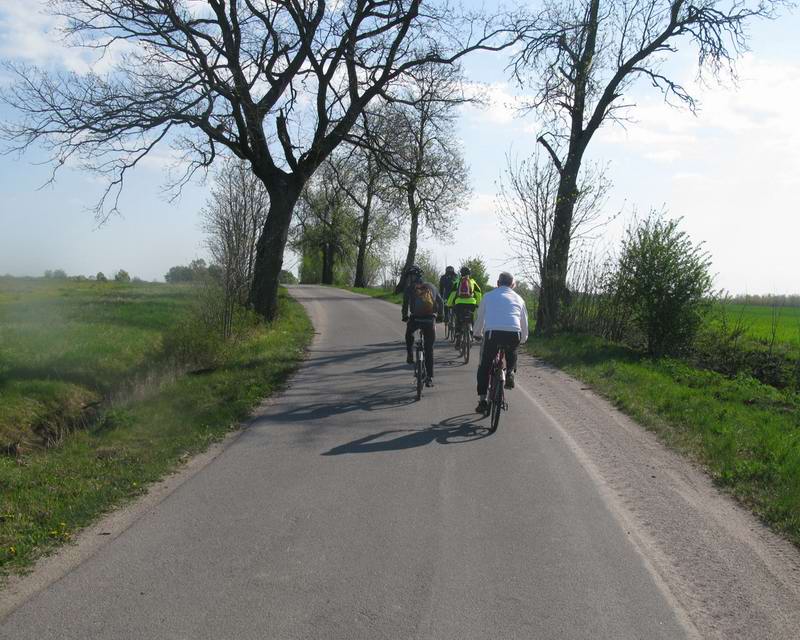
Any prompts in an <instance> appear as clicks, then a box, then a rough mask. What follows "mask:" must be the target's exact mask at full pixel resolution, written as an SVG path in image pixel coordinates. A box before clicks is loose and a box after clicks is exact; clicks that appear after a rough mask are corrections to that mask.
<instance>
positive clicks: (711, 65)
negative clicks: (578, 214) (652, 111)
mask: <svg viewBox="0 0 800 640" xmlns="http://www.w3.org/2000/svg"><path fill="white" fill-rule="evenodd" d="M777 4H778V2H777V0H755V1H753V2H750V1H748V0H726V1H723V2H720V1H718V0H697V1H696V2H691V1H689V0H611V1H606V2H601V1H600V0H555V1H554V2H550V3H547V4H546V5H545V7H544V9H542V10H541V12H540V13H538V14H537V15H535V16H533V17H532V18H529V19H526V20H523V21H520V22H518V23H517V28H518V29H519V33H520V34H521V37H522V40H523V44H524V46H523V47H522V48H521V49H520V51H519V53H517V54H516V55H515V57H514V59H513V62H512V71H513V74H514V76H515V77H516V78H517V80H519V82H520V83H522V84H524V85H532V86H533V87H534V88H535V98H534V99H533V101H532V102H531V104H530V105H529V108H530V109H532V110H535V111H537V112H538V113H539V114H540V115H541V116H543V117H544V118H545V120H546V122H547V125H546V126H545V128H544V131H543V132H542V134H541V135H540V136H539V138H538V141H539V143H540V144H541V145H542V146H543V147H544V148H545V149H546V150H547V152H548V154H549V155H550V158H551V159H552V162H553V165H554V166H555V167H556V169H557V171H558V174H559V180H558V190H557V193H556V209H555V216H554V218H553V227H552V232H551V234H550V247H549V251H548V254H547V261H546V269H545V270H544V274H545V277H544V279H543V281H542V290H541V295H540V300H541V304H540V305H539V309H538V314H537V320H536V331H537V332H540V333H541V332H545V333H547V332H550V331H552V330H553V329H554V328H555V327H556V326H557V323H558V318H559V309H560V304H561V303H562V301H563V296H564V293H565V291H566V278H567V272H568V265H569V248H570V239H571V232H572V218H573V216H574V212H575V203H576V200H577V197H578V194H579V189H578V188H577V183H578V173H579V170H580V167H581V163H582V161H583V157H584V153H585V151H586V148H587V146H588V144H589V141H590V140H591V139H592V136H593V135H594V134H595V132H596V131H597V130H598V129H599V128H600V126H601V125H602V124H603V123H604V122H606V121H609V120H611V121H616V120H620V119H621V118H624V116H625V113H626V110H627V109H629V108H630V107H632V106H633V105H632V103H630V102H628V101H626V100H625V99H624V96H625V94H626V92H627V90H628V89H629V88H630V86H631V85H632V83H633V82H635V81H636V80H637V79H642V78H643V79H645V80H647V81H649V82H650V83H651V84H652V85H653V86H654V87H655V88H656V89H658V90H660V91H661V92H662V93H663V94H664V96H665V98H666V99H667V100H668V101H674V102H675V103H677V104H682V105H686V106H688V107H689V108H690V109H692V110H693V109H694V108H695V101H694V99H693V98H692V96H691V95H690V94H689V93H688V91H687V90H686V89H685V88H684V87H683V86H681V85H680V84H679V83H678V82H677V81H676V80H674V79H671V78H670V77H668V75H667V74H666V72H665V71H664V70H663V65H664V62H665V61H666V59H667V58H668V56H669V54H671V53H674V52H675V51H677V49H676V47H677V44H678V42H686V43H687V44H688V43H691V44H692V45H693V46H694V47H695V48H696V50H697V52H698V67H699V69H700V70H701V71H702V70H710V71H711V72H712V73H714V74H717V72H719V71H720V70H721V69H722V68H728V69H730V70H733V65H734V62H735V59H736V58H737V57H738V55H739V54H740V53H741V52H742V51H743V50H745V48H746V44H747V38H746V32H745V29H746V27H747V25H748V24H749V23H750V22H751V21H752V20H753V19H755V18H761V17H770V16H772V15H773V14H772V12H773V8H774V7H775V6H776V5H777Z"/></svg>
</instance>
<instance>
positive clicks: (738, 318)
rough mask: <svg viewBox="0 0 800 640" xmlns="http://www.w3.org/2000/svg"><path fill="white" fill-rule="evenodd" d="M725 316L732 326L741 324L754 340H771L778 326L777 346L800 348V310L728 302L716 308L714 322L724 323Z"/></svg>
mask: <svg viewBox="0 0 800 640" xmlns="http://www.w3.org/2000/svg"><path fill="white" fill-rule="evenodd" d="M723 315H724V318H725V321H726V322H727V323H728V326H734V325H737V324H740V325H741V326H742V328H743V329H744V333H745V335H747V336H749V337H751V338H755V339H757V340H760V341H763V342H769V341H771V340H772V335H773V326H774V327H775V342H776V343H779V342H782V343H788V344H792V345H795V346H800V307H790V306H780V305H775V306H771V305H756V304H743V303H737V302H728V303H725V304H723V305H720V307H719V308H718V309H715V313H713V314H712V320H711V322H720V321H721V317H722V316H723Z"/></svg>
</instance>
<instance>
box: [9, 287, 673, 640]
mask: <svg viewBox="0 0 800 640" xmlns="http://www.w3.org/2000/svg"><path fill="white" fill-rule="evenodd" d="M294 294H295V295H296V296H297V297H298V298H299V299H300V300H302V302H303V303H304V304H305V306H306V308H307V309H308V311H309V313H310V314H311V317H312V319H313V321H314V323H315V326H316V329H317V331H318V333H319V335H318V336H317V337H316V340H315V343H314V345H313V346H312V348H311V350H310V355H309V359H308V362H307V363H306V364H305V365H304V366H303V368H302V369H301V370H300V372H299V373H298V375H297V376H296V378H295V380H294V383H293V385H292V387H291V388H290V389H289V390H288V391H287V393H286V394H285V395H284V396H283V397H282V398H281V399H280V401H279V402H276V403H274V404H271V405H269V406H267V407H266V408H264V410H263V414H262V415H260V417H259V418H258V419H257V420H256V421H255V423H254V424H253V425H252V426H251V427H250V428H249V429H247V430H246V431H245V432H244V433H243V434H242V435H241V437H239V438H238V439H237V440H236V441H235V442H234V443H233V444H232V445H231V446H230V447H228V448H227V449H226V450H225V451H224V453H223V454H222V455H221V456H220V457H219V458H217V459H216V460H215V461H214V462H213V463H212V464H210V465H209V466H207V467H206V468H205V469H204V470H203V471H202V472H200V473H198V474H197V475H195V476H193V477H192V478H191V479H190V480H188V481H187V482H185V483H184V484H183V485H181V486H180V487H179V488H178V489H177V490H176V491H175V492H174V493H172V494H171V495H170V496H169V497H168V498H167V499H166V500H164V501H163V502H161V503H160V504H159V505H158V506H157V507H156V508H154V509H152V510H151V511H150V512H148V513H147V514H146V515H145V516H144V517H142V518H140V519H139V520H138V521H137V522H136V523H135V524H134V525H133V526H132V527H130V528H129V529H128V530H127V531H125V532H124V533H123V534H122V535H120V536H119V537H118V538H117V539H116V540H114V541H113V542H112V543H110V544H109V545H107V546H106V547H104V548H102V549H101V550H100V551H99V552H98V553H97V554H95V555H94V556H93V557H91V558H89V559H88V560H87V561H86V562H84V563H83V564H81V565H80V566H79V567H78V568H77V569H75V570H73V571H72V572H70V573H69V574H68V575H66V576H65V577H64V578H62V579H61V580H59V581H58V582H56V583H54V584H53V585H51V586H50V587H49V588H47V589H46V590H45V591H43V592H41V593H39V594H38V595H36V596H35V597H34V598H32V599H31V600H29V601H28V602H27V603H26V604H24V605H22V606H21V607H20V608H18V609H17V610H16V611H14V612H13V613H12V614H11V615H10V616H9V617H8V618H6V619H5V620H4V621H3V622H2V623H0V637H2V638H5V639H8V640H11V639H16V638H31V639H34V638H35V639H36V640H44V639H47V638H59V639H60V640H64V639H67V638H75V639H81V640H84V639H88V638H114V639H122V638H136V639H145V638H154V639H155V638H159V639H163V638H186V639H196V638H209V639H211V638H213V639H215V640H218V639H223V638H237V639H238V638H253V639H256V638H258V639H259V640H263V639H271V638H276V639H284V638H285V639H295V638H298V639H299V638H325V639H327V638H334V639H339V638H341V639H345V638H346V639H355V638H364V639H369V640H375V639H378V638H419V639H428V638H431V639H440V638H441V639H450V638H452V639H458V640H466V639H470V638H476V639H477V638H481V639H483V638H493V639H509V638H526V639H529V638H537V639H544V638H592V639H596V638H614V639H625V638H641V639H645V638H646V639H653V638H670V639H674V638H681V637H686V636H687V633H688V632H687V630H686V629H685V628H684V627H683V626H682V625H681V623H680V622H679V619H681V616H680V615H679V613H678V612H676V611H675V607H674V605H673V604H672V600H671V598H670V597H669V596H668V595H667V593H666V592H665V591H664V590H663V589H662V588H660V587H659V582H658V580H657V578H655V577H654V574H653V573H652V572H651V571H650V570H648V562H647V561H646V560H645V559H643V557H642V556H641V555H640V554H639V552H638V551H637V550H636V548H635V547H634V545H633V544H632V543H631V541H630V539H629V537H628V535H627V532H626V531H625V530H624V529H623V528H622V527H621V526H620V524H619V520H618V519H617V518H615V516H614V515H613V514H612V512H611V510H610V509H609V508H608V507H607V503H606V501H604V499H603V497H602V491H601V490H600V489H599V488H598V486H597V484H596V483H595V482H594V481H593V479H592V477H591V476H590V475H589V474H588V473H587V472H586V470H585V469H584V466H583V465H582V464H581V463H580V461H579V460H578V458H577V457H576V455H575V453H574V451H573V449H571V448H570V447H569V446H568V444H567V442H566V441H565V440H564V437H563V435H562V433H561V432H560V431H559V429H558V428H557V427H556V426H555V425H553V424H552V421H551V420H548V419H547V417H546V416H545V415H544V414H543V413H542V410H541V409H540V407H539V405H538V404H537V403H535V402H534V401H533V400H532V397H530V396H529V395H527V394H526V393H525V391H524V389H520V390H518V391H515V392H513V394H512V395H511V396H510V402H511V410H510V412H509V413H507V414H505V415H504V417H503V422H502V424H501V426H500V429H499V431H498V432H497V433H496V434H493V435H488V433H487V432H486V429H485V421H483V420H478V419H477V417H478V416H476V415H475V414H473V413H471V411H472V409H473V407H474V404H475V397H474V375H475V366H476V365H475V363H470V364H469V365H468V366H463V365H462V364H461V363H460V362H458V361H457V360H456V359H455V357H454V354H453V353H452V351H451V350H450V349H449V348H448V347H446V346H445V345H444V343H443V342H440V344H439V345H438V351H437V370H436V381H437V386H436V388H435V389H432V390H426V393H425V395H424V397H423V399H422V401H421V402H415V401H414V400H413V386H412V374H411V370H410V368H409V367H408V366H407V365H405V363H404V359H405V358H404V353H403V351H402V348H401V346H400V342H399V340H400V339H401V337H402V330H403V325H402V324H401V323H400V322H399V315H400V314H399V309H398V308H397V307H396V306H392V305H389V304H388V303H384V302H381V301H377V300H371V299H366V298H363V297H360V296H357V295H355V294H349V293H346V292H343V291H339V290H335V289H327V288H318V287H301V288H296V289H294Z"/></svg>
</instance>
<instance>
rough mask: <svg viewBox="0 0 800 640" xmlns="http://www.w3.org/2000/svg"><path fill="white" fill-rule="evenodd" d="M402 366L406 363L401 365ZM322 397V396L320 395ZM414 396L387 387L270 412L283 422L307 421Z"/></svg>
mask: <svg viewBox="0 0 800 640" xmlns="http://www.w3.org/2000/svg"><path fill="white" fill-rule="evenodd" d="M402 366H403V367H404V368H405V367H407V366H408V365H405V364H404V365H402ZM322 397H324V396H322ZM415 402H416V398H415V397H414V395H413V392H412V391H410V390H408V389H402V388H400V389H398V388H388V389H382V390H380V391H376V392H374V393H370V394H367V395H362V394H361V393H360V392H354V393H353V396H352V399H349V398H339V399H338V401H335V402H316V403H315V402H310V403H305V404H303V405H299V406H293V407H286V408H285V409H284V410H282V411H277V412H275V413H274V414H272V418H273V419H275V420H280V421H283V422H309V421H313V420H324V419H325V418H329V417H331V416H334V415H338V414H342V413H349V412H351V411H384V410H387V409H397V408H399V407H403V406H407V405H410V404H414V403H415Z"/></svg>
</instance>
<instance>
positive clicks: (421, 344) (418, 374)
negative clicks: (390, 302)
mask: <svg viewBox="0 0 800 640" xmlns="http://www.w3.org/2000/svg"><path fill="white" fill-rule="evenodd" d="M415 333H416V334H417V338H416V341H415V343H414V347H415V357H414V378H415V381H416V385H417V400H419V399H420V398H422V387H423V386H424V385H425V378H426V377H427V375H428V372H427V370H426V368H425V337H424V335H423V333H422V328H419V329H417V330H416V332H415Z"/></svg>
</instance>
